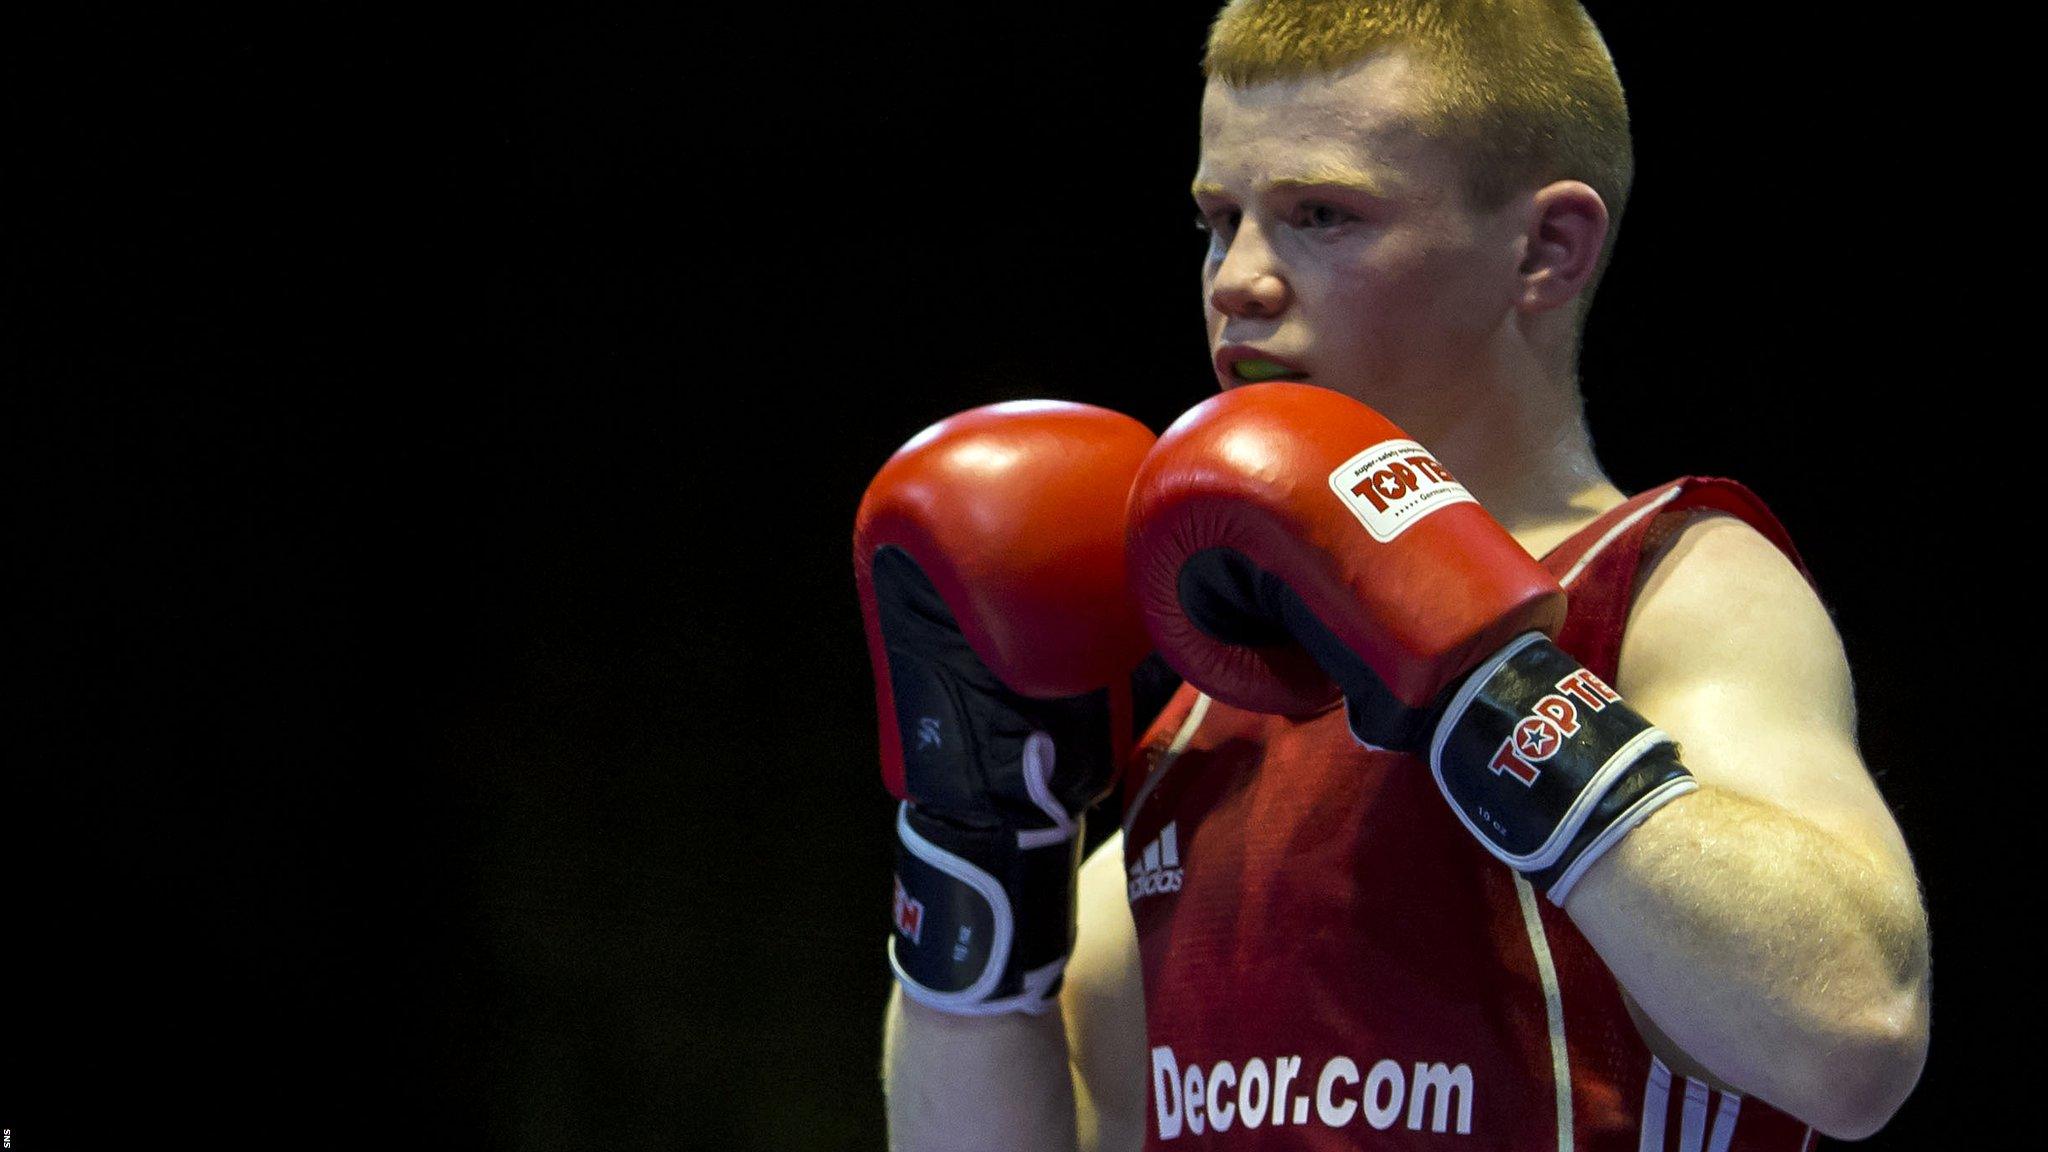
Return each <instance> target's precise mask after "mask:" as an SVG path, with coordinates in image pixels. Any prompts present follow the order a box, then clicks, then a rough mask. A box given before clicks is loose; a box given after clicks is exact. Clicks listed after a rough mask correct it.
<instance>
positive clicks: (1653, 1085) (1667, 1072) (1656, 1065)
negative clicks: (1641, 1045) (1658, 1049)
mask: <svg viewBox="0 0 2048 1152" xmlns="http://www.w3.org/2000/svg"><path fill="white" fill-rule="evenodd" d="M1670 1104H1671V1069H1669V1068H1666V1067H1665V1066H1664V1061H1662V1060H1659V1059H1657V1058H1656V1057H1655V1056H1652V1057H1650V1077H1649V1079H1648V1080H1647V1081H1645V1082H1644V1084H1643V1126H1642V1129H1641V1131H1640V1135H1639V1136H1638V1137H1637V1139H1636V1148H1637V1150H1638V1152H1664V1110H1665V1109H1666V1108H1667V1107H1669V1106H1670Z"/></svg>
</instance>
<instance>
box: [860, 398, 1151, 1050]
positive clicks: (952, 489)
mask: <svg viewBox="0 0 2048 1152" xmlns="http://www.w3.org/2000/svg"><path fill="white" fill-rule="evenodd" d="M1152 441H1153V437H1152V433H1151V431H1150V430H1149V429H1147V428H1146V427H1145V426H1144V425H1142V424H1140V423H1138V422H1137V421H1136V420H1133V419H1131V418H1130V417H1128V416H1122V415H1119V414H1117V413H1115V412H1111V411H1108V410H1106V409H1102V408H1092V407H1088V406H1086V405H1081V404H1064V403H1053V402H1039V401H1027V402H1020V403H1013V404H997V405H993V406H990V407H986V408H977V409H974V410H973V411H970V412H965V413H962V414H960V415H958V416H955V417H952V418H951V419H948V420H945V421H942V422H940V423H938V424H935V425H933V426H932V427H930V428H928V429H926V430H925V431H923V432H921V433H919V434H918V435H917V436H916V437H914V438H912V439H911V441H910V442H909V443H907V444H905V445H904V446H903V447H902V448H901V449H900V450H899V451H897V453H896V454H895V455H894V456H892V457H891V458H890V459H889V462H888V463H887V464H886V465H884V466H883V468H882V470H881V472H880V473H878V474H877V475H876V476H875V479H874V481H873V482H872V483H871V484H870V485H869V486H868V490H867V494H866V496H865V497H864V498H863V499H862V501H861V505H860V513H859V517H858V520H857V523H856V527H855V532H854V572H855V579H856V581H857V583H858V585H859V590H860V600H861V611H862V615H863V617H864V618H865V621H866V626H867V637H868V652H869V655H870V657H871V658H872V660H873V663H874V670H875V697H876V704H877V707H878V714H879V717H878V718H879V722H880V725H881V745H882V779H883V782H884V783H885V784H886V785H887V786H888V788H889V791H890V792H892V793H894V794H895V795H896V796H897V798H898V799H901V800H903V801H904V802H905V803H904V804H903V805H902V806H901V808H899V810H898V815H897V821H896V828H897V838H898V846H899V851H898V854H897V869H896V908H895V933H894V935H892V936H891V938H890V950H889V958H890V964H891V966H892V967H893V968H894V970H895V972H896V975H897V978H898V979H899V980H900V981H901V983H902V985H903V988H904V992H905V994H906V995H909V996H911V997H913V998H915V999H917V1000H919V1001H920V1002H923V1003H925V1004H928V1005H931V1006H933V1007H937V1008H941V1009H945V1010H947V1011H952V1012H960V1013H973V1014H986V1013H991V1012H1003V1011H1026V1012H1040V1011H1044V1010H1045V1009H1046V1008H1047V1007H1048V1006H1050V1004H1051V1003H1052V997H1053V995H1054V993H1056V992H1057V991H1058V989H1059V986H1060V979H1061V975H1062V972H1063V970H1064V965H1065V963H1066V957H1067V955H1068V954H1069V952H1070V951H1071V950H1072V946H1073V934H1074V887H1073V885H1074V872H1075V868H1076V866H1077V864H1078V862H1079V852H1080V846H1081V821H1080V819H1079V815H1080V813H1082V812H1083V811H1085V810H1086V809H1087V807H1088V806H1089V805H1090V804H1092V803H1094V802H1095V801H1096V800H1098V799H1100V798H1101V797H1102V796H1103V795H1104V794H1105V793H1106V792H1107V791H1108V790H1109V787H1110V785H1111V784H1112V783H1113V782H1114V779H1115V772H1116V769H1117V766H1118V765H1119V764H1121V763H1122V760H1123V758H1124V755H1125V753H1126V751H1127V750H1128V749H1129V747H1130V745H1131V742H1132V732H1131V728H1132V699H1131V688H1132V683H1131V677H1132V672H1133V669H1134V668H1136V667H1137V666H1138V665H1139V663H1140V661H1141V660H1143V659H1144V657H1145V654H1146V652H1147V650H1148V649H1149V648H1150V647H1151V644H1150V642H1149V641H1148V640H1147V638H1146V636H1145V630H1144V627H1143V625H1142V624H1140V623H1139V621H1138V618H1137V611H1136V608H1135V606H1134V605H1133V604H1132V602H1131V600H1130V595H1129V589H1128V584H1127V582H1126V580H1125V578H1124V552H1123V527H1124V519H1123V517H1124V504H1125V500H1126V498H1127V496H1128V495H1129V492H1130V482H1131V477H1132V476H1133V475H1135V474H1136V472H1137V469H1138V464H1139V462H1140V461H1141V460H1142V459H1143V458H1144V455H1145V452H1146V450H1147V449H1149V448H1150V447H1151V446H1152Z"/></svg>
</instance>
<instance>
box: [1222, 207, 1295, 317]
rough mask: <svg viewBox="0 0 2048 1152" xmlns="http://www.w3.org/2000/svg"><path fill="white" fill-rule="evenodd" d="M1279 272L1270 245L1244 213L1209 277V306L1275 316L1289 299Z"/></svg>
mask: <svg viewBox="0 0 2048 1152" xmlns="http://www.w3.org/2000/svg"><path fill="white" fill-rule="evenodd" d="M1280 273H1281V269H1280V263H1279V261H1278V260H1277V259H1276V258H1275V257H1274V254H1273V249H1272V246H1271V245H1269V244H1268V243H1267V242H1266V238H1265V236H1264V235H1263V234H1262V233H1261V232H1260V231H1259V229H1258V227H1257V226H1256V225H1255V224H1254V223H1253V221H1252V218H1251V216H1250V214H1249V213H1247V214H1246V216H1245V218H1244V220H1243V222H1242V223H1241V224H1240V225H1239V226H1238V229H1237V233H1236V235H1234V236H1232V237H1231V238H1230V247H1229V248H1227V249H1225V250H1224V253H1223V258H1222V262H1221V263H1220V264H1218V265H1217V266H1216V270H1215V276H1214V277H1213V278H1212V279H1211V280H1210V281H1209V306H1210V307H1211V308H1214V309H1215V310H1216V311H1218V312H1221V313H1223V314H1224V315H1225V316H1231V317H1236V318H1241V319H1253V318H1266V317H1273V316H1278V315H1279V314H1280V313H1281V312H1282V311H1284V310H1285V309H1286V308H1287V301H1288V289H1287V281H1286V279H1285V278H1284V277H1282V276H1281V274H1280Z"/></svg>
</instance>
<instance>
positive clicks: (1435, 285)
mask: <svg viewBox="0 0 2048 1152" xmlns="http://www.w3.org/2000/svg"><path fill="white" fill-rule="evenodd" d="M1421 80H1422V77H1421V74H1420V72H1419V69H1418V67H1417V66H1416V65H1415V64H1414V63H1413V61H1412V60H1411V58H1410V57H1408V56H1407V55H1406V54H1404V53H1401V52H1399V51H1392V52H1382V53H1378V54H1376V55H1374V56H1373V57H1371V58H1369V59H1367V60H1365V61H1363V62H1361V63H1359V64H1357V65H1355V66H1353V67H1352V68H1350V69H1349V70H1347V71H1345V72H1343V73H1340V74H1338V75H1335V76H1332V77H1327V78H1318V79H1311V80H1303V81H1289V82H1276V83H1270V84H1264V85H1260V86H1257V87H1255V88H1251V89H1247V90H1243V91H1238V90H1233V89H1231V88H1229V87H1228V86H1226V85H1224V84H1222V83H1220V82H1212V83H1210V85H1209V88H1208V91H1207V93H1206V94H1205V96H1204V98H1203V101H1202V152H1201V163H1200V166H1199V168H1198V169H1197V172H1196V175H1195V184H1194V194H1195V203H1196V205H1197V208H1198V210H1199V212H1200V214H1201V217H1202V220H1203V221H1204V223H1205V225H1206V227H1207V228H1208V229H1209V231H1210V243H1209V250H1208V254H1207V257H1206V258H1205V260H1204V262H1203V265H1202V297H1203V303H1204V307H1205V309H1206V311H1207V314H1208V326H1209V349H1210V353H1211V355H1212V357H1213V358H1214V360H1215V363H1216V366H1217V375H1218V381H1219V383H1221V384H1222V386H1223V387H1225V388H1230V387H1234V386H1236V385H1238V384H1242V383H1246V382H1248V381H1250V380H1256V379H1285V380H1300V381H1304V382H1307V383H1313V384H1318V385H1320V386H1322V387H1326V388H1331V389H1334V390H1336V391H1339V392H1343V393H1345V394H1347V395H1350V396H1354V397H1356V398H1358V399H1360V400H1363V401H1365V402H1367V403H1369V404H1372V405H1373V406H1374V407H1376V408H1379V409H1380V410H1381V411H1383V412H1385V413H1386V414H1387V415H1388V416H1390V417H1392V418H1393V419H1395V420H1396V421H1399V422H1403V423H1410V422H1413V423H1414V424H1417V425H1429V424H1432V423H1435V420H1434V419H1433V417H1435V416H1438V415H1440V414H1441V413H1440V411H1439V410H1440V409H1442V408H1443V407H1444V406H1445V405H1447V404H1455V403H1456V402H1457V400H1458V398H1459V397H1461V396H1462V397H1466V398H1470V397H1473V396H1475V395H1479V394H1481V392H1480V386H1481V385H1482V384H1483V382H1484V381H1485V380H1486V379H1488V378H1489V377H1490V376H1491V374H1492V373H1493V372H1494V371H1495V370H1496V367H1497V365H1496V363H1495V360H1496V356H1497V354H1498V353H1499V352H1500V349H1501V347H1502V345H1503V340H1504V337H1505V334H1506V332H1507V330H1508V327H1509V325H1510V324H1511V323H1512V318H1513V315H1514V309H1515V301H1516V299H1517V296H1518V293H1519V286H1520V285H1519V277H1518V274H1517V269H1518V267H1519V265H1520V263H1521V251H1522V228H1521V226H1520V217H1519V216H1518V215H1517V214H1516V212H1515V211H1514V210H1513V209H1512V207H1509V208H1503V209H1502V210H1501V211H1499V212H1497V213H1482V212H1476V211H1474V210H1472V209H1471V208H1470V207H1468V206H1467V204H1466V201H1465V196H1464V194H1463V191H1462V188H1461V186H1460V184H1459V180H1458V171H1457V169H1456V167H1455V165H1454V163H1453V160H1452V157H1451V155H1450V154H1449V153H1448V151H1447V149H1446V147H1445V146H1444V145H1441V144H1439V143H1435V142H1432V141H1428V140H1425V139H1423V138H1421V137H1420V136H1419V135H1418V134H1417V133H1416V132H1415V131H1414V130H1413V128H1412V124H1413V123H1414V120H1413V116H1412V114H1411V111H1410V110H1411V109H1413V108H1414V107H1415V106H1416V105H1415V100H1416V96H1417V94H1418V92H1419V90H1420V84H1421ZM1512 203H1513V202H1512V201H1511V205H1512ZM1420 430H1421V429H1420V428H1419V427H1411V431H1416V432H1419V431H1420Z"/></svg>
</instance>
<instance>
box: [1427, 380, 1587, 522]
mask: <svg viewBox="0 0 2048 1152" xmlns="http://www.w3.org/2000/svg"><path fill="white" fill-rule="evenodd" d="M1438 395H1439V396H1440V397H1441V398H1442V400H1443V401H1447V402H1438V403H1431V404H1428V405H1427V406H1425V407H1424V408H1423V410H1422V411H1421V412H1420V413H1419V418H1418V419H1416V420H1415V421H1414V423H1413V424H1412V425H1404V426H1406V427H1409V428H1410V434H1411V435H1413V436H1414V437H1415V438H1416V439H1417V440H1418V441H1420V442H1421V443H1422V444H1424V445H1426V446H1427V447H1428V448H1429V449H1430V451H1431V452H1433V453H1434V454H1435V455H1436V457H1437V458H1438V459H1440V460H1442V461H1443V462H1444V464H1445V465H1446V466H1447V467H1449V468H1450V470H1451V472H1452V474H1453V475H1455V476H1457V478H1458V480H1459V482H1461V483H1462V484H1464V485H1465V487H1466V489H1467V490H1469V491H1470V492H1471V493H1472V495H1473V496H1474V497H1475V498H1476V499H1477V500H1478V501H1479V502H1480V504H1482V505H1483V506H1484V507H1485V508H1486V510H1487V511H1488V512H1489V513H1491V514H1492V515H1493V518H1494V519H1496V520H1498V521H1500V523H1501V525H1502V526H1503V527H1505V528H1506V529H1507V530H1508V532H1509V534H1511V535H1512V536H1514V538H1515V540H1516V541H1517V542H1518V543H1520V544H1521V545H1522V547H1523V548H1524V549H1525V550H1526V551H1528V552H1529V554H1530V555H1532V556H1536V557H1541V556H1542V555H1543V554H1544V553H1546V552H1548V551H1550V550H1551V549H1552V548H1554V547H1556V546H1557V545H1558V544H1560V543H1562V542H1563V541H1564V540H1565V539H1567V538H1568V537H1570V536H1571V535H1572V534H1573V533H1575V532H1577V531H1578V530H1579V529H1581V528H1584V527H1585V526H1586V525H1587V524H1590V523H1592V522H1593V521H1594V520H1595V519H1597V518H1598V517H1599V516H1600V514H1601V513H1603V512H1605V511H1607V510H1608V509H1609V508H1612V507H1614V506H1615V505H1617V504H1620V503H1621V502H1622V501H1623V500H1624V499H1626V497H1624V496H1623V495H1622V493H1621V491H1620V489H1618V488H1616V487H1615V486H1614V484H1613V483H1612V482H1611V481H1609V480H1608V479H1607V474H1606V473H1605V472H1603V471H1602V470H1601V468H1600V462H1599V461H1598V460H1597V459H1595V458H1594V455H1593V442H1592V437H1591V436H1590V435H1589V434H1588V432H1587V431H1586V424H1585V419H1584V416H1583V410H1582V407H1581V405H1580V402H1579V398H1578V388H1577V385H1576V383H1575V382H1574V381H1572V380H1570V379H1569V378H1566V379H1563V380H1554V381H1545V380H1544V379H1542V378H1541V377H1532V378H1524V379H1520V380H1502V379H1499V378H1495V379H1492V380H1485V379H1484V378H1482V381H1481V383H1479V384H1478V385H1476V386H1471V387H1466V388H1462V389H1457V390H1454V391H1446V392H1441V393H1439V394H1438Z"/></svg>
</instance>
